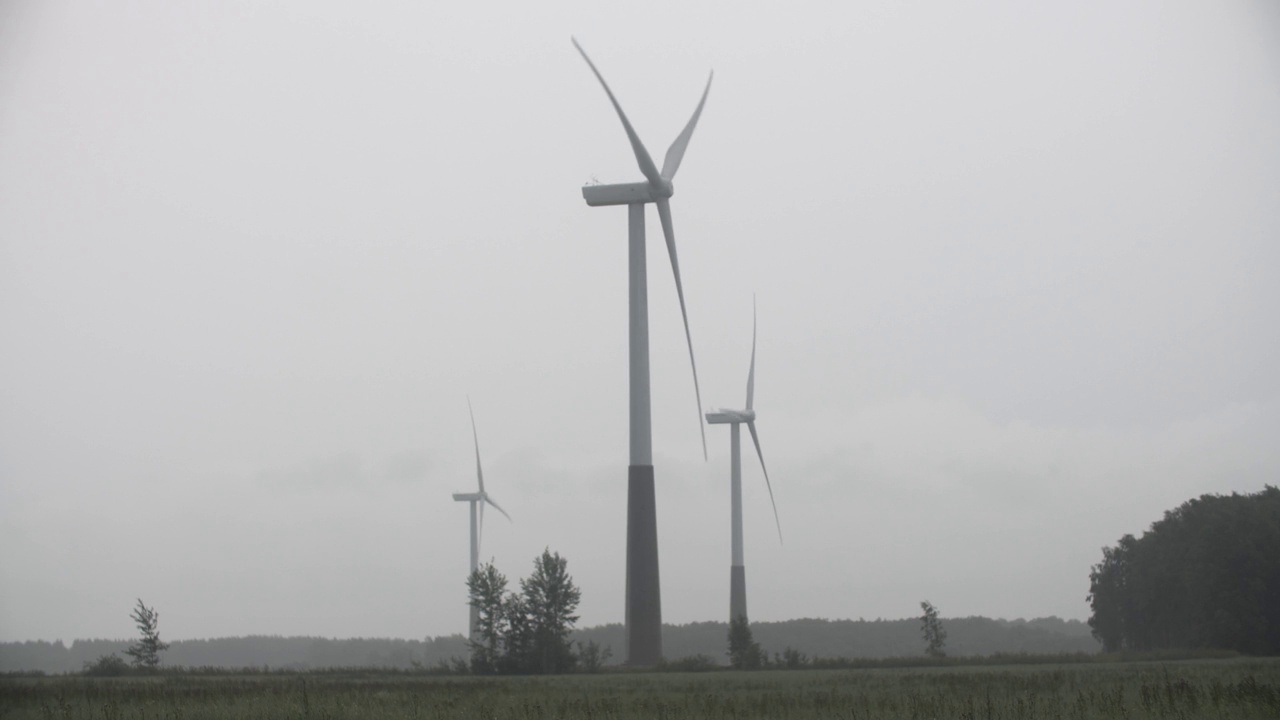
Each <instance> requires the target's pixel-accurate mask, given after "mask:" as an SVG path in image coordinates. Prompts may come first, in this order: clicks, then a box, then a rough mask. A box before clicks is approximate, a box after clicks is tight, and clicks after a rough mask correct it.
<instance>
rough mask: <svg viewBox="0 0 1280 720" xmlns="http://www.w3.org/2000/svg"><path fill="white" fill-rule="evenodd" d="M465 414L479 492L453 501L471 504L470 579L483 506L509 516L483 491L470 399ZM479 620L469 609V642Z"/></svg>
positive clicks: (475, 564) (477, 559)
mask: <svg viewBox="0 0 1280 720" xmlns="http://www.w3.org/2000/svg"><path fill="white" fill-rule="evenodd" d="M467 412H469V413H471V438H472V439H473V440H474V441H475V444H476V481H477V482H478V483H479V486H480V491H479V492H473V493H454V494H453V499H454V500H457V501H458V502H468V503H471V571H470V572H469V573H468V574H467V577H471V575H472V574H474V573H475V571H476V568H478V567H480V532H481V531H482V530H483V528H484V506H485V503H488V504H490V505H492V506H493V507H494V509H495V510H497V511H498V512H500V513H502V514H503V515H505V516H506V518H507V519H508V520H511V516H510V515H507V511H506V510H503V509H502V507H501V506H499V505H498V503H497V502H495V501H494V499H493V498H492V497H491V496H490V495H489V493H487V492H485V490H484V470H483V469H481V467H480V436H479V435H478V434H477V433H476V414H475V411H473V410H472V409H471V398H467ZM478 619H479V617H478V614H477V611H476V608H475V607H472V608H471V621H470V624H469V626H468V630H467V637H468V638H469V639H471V640H475V639H476V622H477V620H478Z"/></svg>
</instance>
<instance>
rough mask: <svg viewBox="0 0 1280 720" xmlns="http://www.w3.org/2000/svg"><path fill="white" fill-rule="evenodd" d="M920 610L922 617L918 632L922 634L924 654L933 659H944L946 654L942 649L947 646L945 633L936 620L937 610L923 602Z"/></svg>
mask: <svg viewBox="0 0 1280 720" xmlns="http://www.w3.org/2000/svg"><path fill="white" fill-rule="evenodd" d="M920 609H921V610H924V616H923V617H921V618H920V630H921V632H923V633H924V642H925V648H924V652H925V654H926V655H928V656H929V657H935V658H943V657H946V656H947V652H946V650H944V649H943V648H945V647H946V645H947V631H946V630H945V629H944V628H943V627H942V621H941V620H939V619H938V608H936V607H934V606H933V603H930V602H929V601H928V600H925V601H924V602H922V603H920Z"/></svg>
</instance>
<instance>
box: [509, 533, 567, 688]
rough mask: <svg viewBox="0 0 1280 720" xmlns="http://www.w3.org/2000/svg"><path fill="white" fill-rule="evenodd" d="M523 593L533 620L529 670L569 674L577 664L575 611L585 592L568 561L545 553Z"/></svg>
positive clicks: (524, 582) (524, 584)
mask: <svg viewBox="0 0 1280 720" xmlns="http://www.w3.org/2000/svg"><path fill="white" fill-rule="evenodd" d="M520 590H521V591H522V592H523V594H524V607H523V610H524V613H525V617H527V618H528V620H529V636H530V650H531V656H530V658H529V668H530V669H531V670H532V671H533V672H538V673H562V672H569V671H570V670H572V669H573V667H574V665H575V663H576V662H577V658H576V656H574V654H573V646H572V645H571V644H570V642H569V631H570V630H572V629H573V626H574V624H575V623H577V622H578V616H577V615H576V614H574V611H575V610H577V609H578V603H579V601H581V599H582V592H581V591H580V590H578V588H577V586H576V585H574V584H573V578H572V577H570V576H569V571H568V561H566V560H565V559H564V558H562V557H560V554H559V553H552V552H551V551H550V550H549V549H544V550H543V551H542V555H540V556H539V557H538V558H536V559H535V560H534V561H533V575H531V576H529V579H527V580H521V581H520Z"/></svg>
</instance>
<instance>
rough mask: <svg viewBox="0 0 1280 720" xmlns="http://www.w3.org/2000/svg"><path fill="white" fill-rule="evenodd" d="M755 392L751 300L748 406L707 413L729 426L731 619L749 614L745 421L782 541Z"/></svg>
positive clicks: (709, 418)
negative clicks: (744, 554) (744, 539)
mask: <svg viewBox="0 0 1280 720" xmlns="http://www.w3.org/2000/svg"><path fill="white" fill-rule="evenodd" d="M755 394H756V308H755V301H754V300H753V301H752V303H751V370H750V371H748V372H747V409H746V410H713V411H712V412H709V413H707V422H709V423H711V424H712V425H728V426H729V454H730V459H729V503H730V508H731V509H730V520H729V526H730V527H729V532H730V538H731V540H730V542H731V544H732V552H733V557H732V560H731V562H730V565H729V619H730V620H736V619H738V618H746V616H747V569H746V567H745V566H744V565H743V561H742V443H741V441H740V439H739V434H740V431H739V427H740V426H741V425H743V424H745V425H746V426H747V430H749V431H750V432H751V442H753V443H755V446H756V455H758V456H759V457H760V469H761V470H762V471H764V483H765V487H767V488H769V504H771V505H773V522H774V524H775V525H777V527H778V542H782V523H781V522H779V520H778V505H777V503H775V502H774V501H773V485H772V484H771V483H770V482H769V471H768V470H766V469H765V466H764V453H763V452H761V451H760V436H759V435H757V434H756V411H755V410H754V409H753V405H754V401H755Z"/></svg>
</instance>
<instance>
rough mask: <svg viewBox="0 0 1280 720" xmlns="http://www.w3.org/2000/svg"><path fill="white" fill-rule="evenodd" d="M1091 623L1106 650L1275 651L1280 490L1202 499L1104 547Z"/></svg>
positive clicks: (1279, 618) (1092, 593) (1278, 648)
mask: <svg viewBox="0 0 1280 720" xmlns="http://www.w3.org/2000/svg"><path fill="white" fill-rule="evenodd" d="M1088 600H1089V604H1090V607H1091V608H1092V610H1093V613H1092V615H1091V617H1090V618H1089V625H1090V626H1091V627H1092V628H1093V633H1094V636H1095V637H1097V638H1098V639H1099V640H1100V641H1101V642H1102V644H1103V648H1104V649H1105V650H1106V651H1108V652H1114V651H1120V650H1139V651H1150V650H1161V649H1173V648H1220V649H1227V650H1235V651H1238V652H1242V653H1250V654H1275V653H1280V489H1277V488H1275V487H1272V486H1267V487H1266V488H1265V489H1264V490H1263V491H1261V492H1259V493H1255V494H1252V495H1239V494H1234V493H1233V494H1232V495H1230V496H1223V495H1203V496H1201V497H1200V498H1197V499H1193V500H1188V501H1187V502H1185V503H1183V504H1182V505H1181V506H1179V507H1178V508H1176V509H1174V510H1170V511H1168V512H1166V513H1165V514H1164V518H1163V519H1161V520H1158V521H1156V522H1155V523H1152V525H1151V529H1150V530H1149V531H1147V532H1146V533H1145V534H1144V535H1143V536H1142V537H1141V538H1135V537H1133V536H1132V535H1125V536H1124V537H1122V538H1120V541H1119V543H1117V544H1116V546H1115V547H1109V548H1103V549H1102V561H1101V562H1100V563H1098V564H1097V565H1094V566H1093V567H1092V568H1091V571H1090V573H1089V597H1088Z"/></svg>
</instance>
